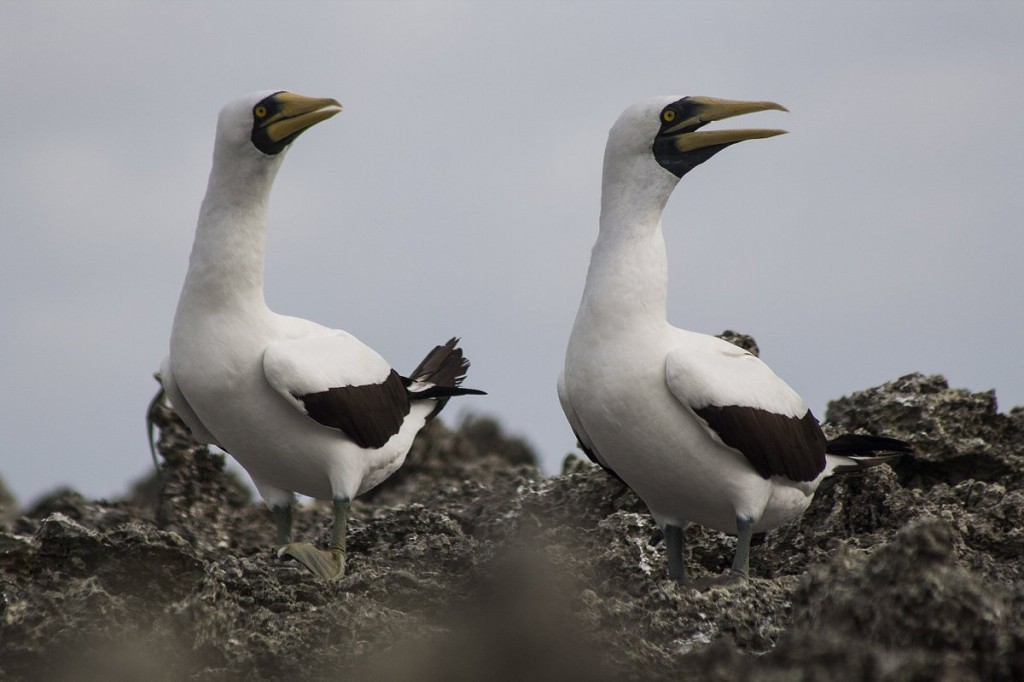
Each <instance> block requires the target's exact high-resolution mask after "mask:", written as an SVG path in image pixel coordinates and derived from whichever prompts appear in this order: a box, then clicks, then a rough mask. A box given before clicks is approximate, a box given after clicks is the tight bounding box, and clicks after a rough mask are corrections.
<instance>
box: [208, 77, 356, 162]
mask: <svg viewBox="0 0 1024 682" xmlns="http://www.w3.org/2000/svg"><path fill="white" fill-rule="evenodd" d="M340 111H341V104H339V103H338V101H337V100H335V99H330V98H324V99H318V98H313V97H303V96H302V95H296V94H294V93H291V92H287V91H285V90H260V91H258V92H253V93H250V94H248V95H246V96H244V97H241V98H239V99H237V100H235V101H234V102H231V103H229V104H227V105H226V106H225V107H224V108H223V109H221V110H220V116H219V117H218V118H217V143H216V152H215V156H216V155H220V154H223V153H225V152H227V153H229V154H230V155H231V156H233V157H235V158H236V160H237V159H239V158H258V157H261V156H262V157H271V158H272V157H276V156H278V155H280V154H281V153H282V152H284V151H285V150H286V149H288V146H289V145H290V144H291V143H292V142H294V141H295V138H297V137H298V136H299V135H300V134H301V133H302V132H303V131H305V130H306V129H308V128H309V127H311V126H313V125H315V124H317V123H319V122H320V121H323V120H326V119H328V118H330V117H331V116H334V115H335V114H337V113H338V112H340Z"/></svg>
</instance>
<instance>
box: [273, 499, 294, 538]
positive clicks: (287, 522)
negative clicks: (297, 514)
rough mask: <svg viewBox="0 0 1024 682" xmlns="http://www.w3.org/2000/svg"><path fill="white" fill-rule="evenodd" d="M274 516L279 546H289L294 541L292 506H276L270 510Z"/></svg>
mask: <svg viewBox="0 0 1024 682" xmlns="http://www.w3.org/2000/svg"><path fill="white" fill-rule="evenodd" d="M270 512H271V513H272V514H273V515H274V525H275V526H276V527H277V544H279V545H287V544H288V543H289V542H291V541H292V506H291V505H290V504H286V505H284V506H278V505H275V506H273V507H271V508H270Z"/></svg>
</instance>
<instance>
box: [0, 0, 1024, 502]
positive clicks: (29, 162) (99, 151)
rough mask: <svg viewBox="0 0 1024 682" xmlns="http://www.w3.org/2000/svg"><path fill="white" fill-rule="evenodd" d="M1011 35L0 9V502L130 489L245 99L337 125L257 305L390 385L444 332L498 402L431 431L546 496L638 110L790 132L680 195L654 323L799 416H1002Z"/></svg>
mask: <svg viewBox="0 0 1024 682" xmlns="http://www.w3.org/2000/svg"><path fill="white" fill-rule="evenodd" d="M1022 35H1024V3H1020V2H1005V3H1000V2H964V3H949V2H938V1H933V0H929V1H928V2H921V3H914V2H898V3H896V2H894V3H883V2H870V3H869V2H856V3H855V2H850V3H820V2H774V3H755V2H679V1H675V0H673V1H672V2H637V1H635V0H634V1H629V2H611V1H609V2H585V1H578V2H551V1H545V2H537V3H530V2H524V1H522V0H519V1H516V2H496V1H491V2H476V3H470V2H339V3H277V2H267V3H241V2H203V3H199V2H175V3H171V2H166V3H149V2H137V3H110V2H106V3H104V2H66V3H58V2H18V1H8V2H4V3H2V4H0V56H2V63H3V64H4V68H3V69H2V71H0V85H2V89H0V92H2V93H3V95H4V106H3V107H2V109H0V121H2V123H3V128H2V129H3V140H4V142H3V150H2V152H0V207H2V209H3V210H2V221H3V225H4V227H3V233H2V234H3V239H4V241H5V244H4V246H3V248H2V249H0V320H2V322H0V324H2V325H3V327H2V332H0V358H2V364H0V379H2V387H3V390H2V393H0V401H2V404H0V474H2V476H3V477H4V478H5V479H6V481H7V483H8V486H9V487H10V488H11V489H12V490H13V491H14V492H15V493H16V494H17V496H18V497H19V498H20V499H21V501H22V502H26V503H27V502H29V501H30V500H31V499H32V498H34V497H35V496H37V495H39V494H40V493H43V492H45V491H46V490H48V489H51V488H54V487H56V486H58V485H60V484H69V485H71V486H73V487H75V488H77V489H78V490H80V491H82V492H83V493H85V494H87V495H90V496H103V495H116V494H119V493H121V492H123V491H124V490H125V489H126V487H127V485H128V483H129V481H131V480H133V479H135V478H137V477H139V476H142V475H144V474H146V473H147V472H148V471H149V470H150V469H151V466H152V465H151V464H150V462H149V455H148V451H147V446H146V441H145V438H144V422H143V413H144V410H145V407H146V404H147V402H148V400H149V399H150V397H151V396H152V395H153V393H154V391H155V389H156V383H155V382H154V381H153V379H152V373H153V372H154V371H155V370H156V369H157V367H158V365H159V363H160V360H161V359H162V358H163V356H164V355H165V354H166V352H167V337H168V334H169V331H170V326H171V320H172V317H173V314H174V308H175V305H176V303H177V298H178V292H179V290H180V287H181V283H182V280H183V277H184V274H185V268H186V263H187V259H188V254H189V250H190V248H191V243H192V237H193V230H194V226H195V219H196V215H197V211H198V207H199V202H200V200H201V199H202V196H203V192H204V190H205V185H206V177H207V173H208V172H209V162H210V154H211V151H212V143H213V133H214V125H215V121H216V114H217V111H218V110H219V109H220V107H221V106H222V105H223V104H224V103H225V102H227V101H229V100H231V99H234V98H236V97H238V96H241V95H243V94H245V93H247V92H249V91H252V90H258V89H265V88H282V89H288V90H293V91H295V92H298V93H301V94H305V95H311V96H330V97H336V98H338V99H339V100H341V102H342V103H343V104H344V106H345V111H344V112H343V113H342V114H341V115H339V116H337V117H335V118H333V119H331V120H330V121H328V122H326V123H323V124H321V125H319V126H317V127H316V128H315V129H313V130H311V131H309V132H308V133H306V134H305V135H303V136H302V137H301V138H300V139H299V140H298V142H297V143H296V144H295V145H294V147H293V148H292V150H291V152H290V153H289V156H288V159H287V160H286V161H285V164H284V167H283V168H282V171H281V174H280V175H279V177H278V182H277V185H276V187H275V191H274V197H273V201H272V210H271V225H270V235H269V244H268V257H267V276H266V286H267V299H268V302H269V303H270V305H271V307H272V308H274V309H275V310H277V311H279V312H282V313H288V314H292V315H299V316H303V317H308V318H311V319H314V320H316V321H318V322H320V323H323V324H327V325H331V326H335V327H340V328H343V329H346V330H348V331H350V332H352V333H354V334H356V335H357V336H359V337H360V338H361V339H362V340H363V341H365V342H366V343H368V344H369V345H371V346H373V347H374V348H376V349H377V350H378V351H380V352H381V353H382V354H383V355H384V356H385V357H386V358H388V360H390V361H391V363H392V364H393V365H394V366H395V367H396V368H397V369H398V370H399V371H401V372H407V371H409V370H411V369H412V368H413V367H414V366H415V365H416V364H417V363H418V362H419V360H420V359H421V358H422V357H423V355H424V354H425V353H426V352H427V351H428V350H429V349H430V348H431V347H433V345H435V344H436V343H439V342H442V341H444V340H445V339H447V338H448V337H449V336H451V335H459V336H461V337H462V339H463V346H464V348H465V349H466V352H467V355H468V356H469V357H470V359H471V360H472V362H473V367H472V369H471V370H470V375H469V380H468V381H467V383H466V385H468V386H473V387H479V388H483V389H485V390H487V391H489V392H490V395H489V396H487V397H481V398H464V399H460V400H459V401H458V403H457V404H456V403H455V402H454V401H453V403H452V404H450V405H449V407H448V409H447V411H446V413H445V416H446V418H447V421H448V422H449V423H452V421H453V420H454V419H456V418H457V417H458V414H459V410H460V409H468V410H472V411H476V412H482V413H490V414H494V415H496V416H497V417H498V418H500V420H501V421H502V423H503V424H504V425H505V426H506V428H507V429H508V430H510V431H511V432H513V433H517V434H520V435H522V436H525V437H526V438H527V439H529V440H530V441H531V442H532V443H533V444H534V446H535V447H536V448H537V449H538V450H539V451H540V453H541V454H542V456H543V458H544V461H545V464H546V465H547V467H548V468H549V470H550V469H554V468H556V467H557V466H558V463H559V462H560V461H561V458H562V457H563V456H564V455H565V453H566V452H568V451H570V450H571V449H572V448H573V445H574V439H573V437H572V434H571V432H570V430H569V428H568V426H567V425H566V424H565V423H564V420H563V417H562V414H561V410H560V409H559V407H558V400H557V397H556V394H555V380H556V377H557V375H558V372H559V371H560V369H561V365H562V359H563V353H564V350H565V344H566V341H567V339H568V335H569V330H570V328H571V326H572V321H573V317H574V316H575V313H576V307H577V304H578V302H579V296H580V293H581V291H582V287H583V281H584V277H585V274H586V268H587V263H588V260H589V255H590V247H591V245H592V244H593V240H594V238H595V236H596V232H597V214H598V196H599V194H598V193H599V187H600V172H601V158H602V153H603V149H604V143H605V139H606V135H607V131H608V128H609V127H610V126H611V124H612V122H613V121H614V120H615V118H616V117H617V116H618V115H619V113H620V112H621V111H622V110H623V109H624V108H625V107H626V106H627V105H629V104H631V103H632V102H634V101H637V100H639V99H642V98H646V97H649V96H653V95H673V94H676V95H708V96H717V97H729V98H737V99H771V100H774V101H777V102H781V103H783V104H785V105H786V106H787V107H789V108H790V110H791V112H792V113H790V114H782V113H776V112H771V113H763V114H758V115H754V116H751V117H749V118H748V119H746V120H745V121H744V122H743V123H742V124H737V125H741V126H746V127H749V126H756V127H784V128H786V129H788V130H789V131H790V132H791V134H790V135H787V136H784V137H780V138H775V139H772V140H767V141H754V142H747V143H744V144H742V145H739V146H737V147H735V148H733V149H729V150H727V151H726V152H724V153H722V154H720V155H718V156H716V157H715V158H714V159H713V160H712V161H710V162H709V163H707V164H705V165H704V166H702V167H700V168H698V169H697V170H696V171H694V172H693V173H691V174H690V175H688V176H687V177H686V178H684V180H683V182H681V183H680V185H679V187H678V189H677V190H676V192H675V194H674V196H673V198H672V201H671V202H670V204H669V208H668V210H667V212H666V215H665V219H664V224H665V233H666V238H667V241H668V247H669V261H670V278H671V279H670V283H671V284H670V286H671V289H670V290H671V294H670V301H669V306H670V320H671V321H672V322H673V323H674V324H676V325H677V326H680V327H684V328H688V329H694V330H698V331H704V332H709V333H717V332H720V331H721V330H723V329H725V328H733V329H737V330H741V331H744V332H746V333H749V334H753V335H754V336H755V337H756V338H757V341H758V343H759V344H760V346H761V349H762V357H763V358H764V359H765V360H766V361H767V362H768V363H769V364H770V365H771V366H772V367H773V368H774V369H775V371H776V372H777V373H778V374H779V375H780V376H782V377H783V378H784V379H786V380H787V381H788V382H789V383H790V384H791V385H793V387H794V388H796V389H797V390H798V391H799V392H801V393H802V394H803V396H804V397H805V398H806V399H807V401H808V402H809V403H810V405H811V407H812V409H813V410H814V411H815V413H816V414H817V415H818V416H819V417H821V416H823V413H824V408H825V404H826V402H827V401H828V400H829V399H833V398H837V397H839V396H841V395H844V394H848V393H850V392H851V391H855V390H858V389H862V388H865V387H868V386H873V385H876V384H878V383H881V382H883V381H886V380H889V379H893V378H895V377H897V376H900V375H902V374H906V373H908V372H912V371H923V372H928V373H942V374H945V375H946V376H947V377H948V378H949V380H950V382H951V383H952V384H953V385H954V386H961V387H966V388H969V389H971V390H974V391H980V390H987V389H990V388H995V389H996V390H997V394H998V396H999V399H1000V404H1001V406H1002V407H1003V408H1004V409H1008V408H1009V407H1011V406H1013V405H1017V404H1022V403H1024V362H1021V359H1020V350H1021V348H1022V345H1024V321H1022V316H1024V308H1022V305H1021V295H1022V291H1024V269H1022V268H1021V266H1020V259H1021V255H1022V254H1024V222H1022V220H1021V215H1022V213H1024V191H1022V188H1021V182H1022V179H1024V113H1022V112H1024V40H1021V36H1022ZM725 127H728V126H725ZM381 311H384V312H383V313H382V312H381Z"/></svg>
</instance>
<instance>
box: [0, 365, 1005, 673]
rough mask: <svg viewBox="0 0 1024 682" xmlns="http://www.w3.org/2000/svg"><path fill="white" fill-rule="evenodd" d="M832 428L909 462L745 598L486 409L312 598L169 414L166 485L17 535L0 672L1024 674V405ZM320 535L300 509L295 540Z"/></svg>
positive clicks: (914, 378) (976, 403) (949, 394)
mask: <svg viewBox="0 0 1024 682" xmlns="http://www.w3.org/2000/svg"><path fill="white" fill-rule="evenodd" d="M755 347H756V346H755ZM828 419H829V421H830V422H831V424H832V426H833V427H836V428H841V429H842V430H853V431H861V432H866V433H875V434H885V435H891V436H896V437H900V438H905V439H909V440H912V441H914V443H915V446H916V449H915V453H914V454H913V455H911V456H908V457H905V458H904V459H903V460H902V461H900V462H899V463H897V464H896V465H895V466H894V467H893V468H890V467H876V468H873V469H870V470H868V471H866V472H865V473H864V474H863V475H862V476H845V477H843V476H837V477H833V478H832V479H828V480H826V481H825V482H824V483H823V484H822V486H821V487H820V488H819V491H818V494H817V495H816V497H815V500H814V501H813V503H812V505H811V507H810V508H809V509H808V511H807V513H805V514H804V516H803V517H802V518H800V519H799V520H797V521H795V522H793V523H791V524H789V525H787V526H784V527H782V528H780V529H778V530H776V531H773V532H771V533H768V534H767V536H766V537H764V538H763V539H762V540H761V542H760V543H759V544H758V545H756V546H755V547H754V550H753V553H752V557H751V572H752V576H753V577H752V578H751V580H750V581H749V583H747V584H745V585H739V586H735V587H731V588H715V589H710V590H707V591H703V592H699V591H695V590H693V589H690V588H688V587H686V586H681V585H678V584H676V583H674V582H672V581H670V580H668V578H667V573H666V567H665V561H664V554H663V553H664V547H663V541H662V538H661V533H660V531H659V530H658V528H657V527H656V526H655V524H654V522H653V520H652V519H651V517H650V515H649V514H648V513H647V510H646V508H645V506H644V504H643V503H642V502H641V501H640V500H639V498H637V496H636V495H635V494H634V493H633V492H632V491H631V490H630V489H629V488H628V487H626V486H625V485H624V484H622V483H621V482H620V481H618V480H616V479H614V478H612V477H610V476H608V475H607V474H606V473H605V472H604V471H603V470H602V469H600V468H599V467H596V466H594V465H592V464H590V463H589V462H587V461H586V460H584V459H582V458H580V457H577V456H575V455H570V456H568V457H567V459H566V461H565V465H564V467H563V471H562V472H561V473H560V474H559V475H555V476H543V475H542V474H541V472H540V471H539V470H538V469H537V468H536V466H535V464H534V459H533V457H532V454H531V453H530V451H529V448H528V446H527V445H526V444H525V443H523V442H522V441H521V440H517V439H515V438H514V437H509V436H507V435H505V434H504V433H503V432H502V431H501V429H500V427H499V426H498V425H497V424H496V423H494V422H488V421H487V420H486V418H479V417H477V418H470V419H467V420H465V421H464V422H463V423H462V424H461V425H460V426H459V427H458V428H456V429H449V428H447V427H446V426H445V425H444V424H442V423H441V422H434V423H432V425H431V426H430V427H429V428H428V429H425V430H424V431H423V433H422V434H421V436H420V437H419V438H418V440H417V442H416V444H415V445H414V447H413V451H412V452H411V453H410V456H409V459H408V462H407V464H406V465H405V467H404V468H403V469H402V470H400V473H399V474H398V475H396V476H394V477H392V478H391V479H389V480H388V481H386V482H385V483H384V484H382V486H381V487H380V488H379V489H378V490H375V491H373V492H372V494H369V495H366V496H364V497H362V498H359V499H357V500H356V501H355V502H354V503H353V506H352V518H351V521H350V526H349V543H348V548H349V556H348V562H349V563H348V568H349V571H348V574H347V575H346V576H345V577H344V578H342V579H341V580H339V581H337V582H336V583H330V584H327V583H322V582H319V581H318V580H317V579H315V578H314V577H313V576H312V575H311V574H310V573H308V572H307V571H306V570H305V569H304V568H302V567H300V566H298V565H296V564H294V563H288V562H283V561H281V560H279V559H278V558H277V557H276V554H275V552H274V548H273V546H272V538H273V524H272V522H271V520H270V517H269V514H268V513H267V511H266V510H265V508H264V507H263V506H262V504H261V503H259V502H258V501H254V500H250V499H249V498H248V493H247V490H246V488H245V486H242V485H241V484H240V483H239V482H238V481H236V480H234V479H233V477H232V476H231V475H230V474H229V473H227V472H226V471H225V470H224V468H223V461H222V459H220V458H221V455H219V454H218V453H211V452H209V451H208V450H207V449H206V448H202V447H201V446H199V445H198V444H196V443H195V442H194V441H192V440H191V438H190V437H189V436H188V433H187V430H184V427H183V426H182V425H180V422H179V421H177V420H176V417H175V416H174V415H173V413H171V412H166V413H162V414H161V415H160V417H159V420H160V425H161V428H162V431H161V448H160V449H161V453H162V455H163V463H162V472H161V477H160V478H159V479H158V480H157V479H154V480H151V481H148V482H146V484H144V485H140V486H137V487H136V489H135V490H134V491H132V492H131V493H130V494H129V495H128V496H126V497H125V498H124V499H122V500H116V501H113V502H105V501H95V500H87V499H84V498H83V497H82V496H81V495H78V494H77V493H75V492H74V491H68V490H65V491H58V492H57V493H55V494H53V495H51V496H48V497H47V498H45V499H44V500H41V501H38V502H37V503H35V504H34V505H32V506H30V507H29V508H28V509H27V510H26V511H25V513H24V515H23V516H21V517H20V518H18V519H16V520H14V521H10V522H9V523H8V524H7V525H6V526H2V527H0V679H5V680H6V679H10V680H37V679H54V680H61V679H76V680H100V679H103V680H108V679H147V680H183V679H189V680H222V679H250V680H277V679H285V678H291V679H307V680H334V679H382V680H417V681H419V680H469V679H489V680H521V679H530V680H556V679H557V680H564V679H593V680H606V679H607V680H613V679H614V680H621V679H626V680H675V679H702V680H723V681H724V680H736V679H748V680H765V681H767V680H783V679H785V680H788V679H822V680H825V679H827V680H836V681H838V682H843V681H845V680H864V679H872V680H894V681H895V680H904V679H958V680H959V679H965V680H970V679H976V680H1007V681H1008V680H1016V679H1024V615H1022V614H1024V561H1021V557H1022V556H1024V474H1022V472H1024V428H1022V426H1024V414H1022V412H1021V411H1020V410H1017V411H1011V412H1010V413H1009V414H1002V413H999V412H998V411H997V410H996V403H995V396H994V394H992V393H970V392H968V391H963V390H960V389H950V388H949V387H948V385H947V384H946V382H945V380H944V379H942V378H941V377H925V376H923V375H908V376H906V377H902V378H900V379H897V380H895V381H892V382H888V383H887V384H884V385H882V386H879V387H876V388H872V389H868V390H866V391H862V392H859V393H857V394H854V395H852V396H849V397H846V398H842V399H840V400H837V401H833V403H831V404H830V407H829V411H828ZM330 518H331V511H330V508H329V505H323V504H310V505H303V506H301V507H300V508H299V509H297V511H296V515H295V525H296V531H297V532H298V533H300V534H301V535H302V536H303V537H308V538H311V539H316V538H319V541H321V542H323V541H325V540H326V539H327V537H328V534H329V531H330V528H329V524H330ZM2 528H6V530H2ZM685 538H686V546H687V556H686V562H687V570H688V571H689V573H690V574H691V575H693V576H696V577H701V576H710V575H715V574H719V573H721V572H723V571H724V570H726V569H727V568H728V566H729V562H730V560H731V554H732V546H733V542H734V540H733V539H732V538H729V537H727V536H725V535H723V534H720V533H717V532H713V531H709V530H707V529H704V528H701V527H699V526H690V527H689V528H687V529H686V531H685Z"/></svg>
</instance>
